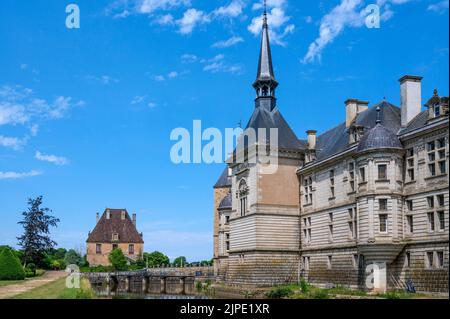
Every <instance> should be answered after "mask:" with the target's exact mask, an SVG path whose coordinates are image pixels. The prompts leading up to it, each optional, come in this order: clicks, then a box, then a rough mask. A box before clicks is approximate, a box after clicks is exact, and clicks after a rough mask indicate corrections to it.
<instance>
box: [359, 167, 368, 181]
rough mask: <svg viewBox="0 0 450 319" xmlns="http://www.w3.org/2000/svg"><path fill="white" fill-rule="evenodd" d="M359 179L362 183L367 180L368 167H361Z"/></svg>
mask: <svg viewBox="0 0 450 319" xmlns="http://www.w3.org/2000/svg"><path fill="white" fill-rule="evenodd" d="M359 180H360V181H361V183H363V182H365V181H366V169H365V168H364V167H361V168H360V169H359Z"/></svg>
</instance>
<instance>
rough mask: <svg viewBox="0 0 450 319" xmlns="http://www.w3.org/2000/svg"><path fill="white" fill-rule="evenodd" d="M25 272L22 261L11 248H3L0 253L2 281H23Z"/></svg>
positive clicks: (0, 275) (0, 276)
mask: <svg viewBox="0 0 450 319" xmlns="http://www.w3.org/2000/svg"><path fill="white" fill-rule="evenodd" d="M23 279H25V271H24V270H23V267H22V265H21V264H20V260H19V259H18V258H17V257H16V256H15V255H14V253H13V252H12V251H11V249H10V248H8V247H6V248H3V249H2V250H1V252H0V280H23Z"/></svg>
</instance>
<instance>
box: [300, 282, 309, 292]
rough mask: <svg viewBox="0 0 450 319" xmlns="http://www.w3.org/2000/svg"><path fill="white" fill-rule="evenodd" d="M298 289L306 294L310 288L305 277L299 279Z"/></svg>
mask: <svg viewBox="0 0 450 319" xmlns="http://www.w3.org/2000/svg"><path fill="white" fill-rule="evenodd" d="M300 290H301V291H302V293H304V294H306V293H308V292H309V290H310V285H309V283H308V282H307V281H306V279H305V278H302V279H300Z"/></svg>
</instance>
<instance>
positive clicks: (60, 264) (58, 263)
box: [50, 259, 66, 270]
mask: <svg viewBox="0 0 450 319" xmlns="http://www.w3.org/2000/svg"><path fill="white" fill-rule="evenodd" d="M50 269H53V270H64V269H66V263H65V262H64V260H62V259H59V260H52V261H51V264H50Z"/></svg>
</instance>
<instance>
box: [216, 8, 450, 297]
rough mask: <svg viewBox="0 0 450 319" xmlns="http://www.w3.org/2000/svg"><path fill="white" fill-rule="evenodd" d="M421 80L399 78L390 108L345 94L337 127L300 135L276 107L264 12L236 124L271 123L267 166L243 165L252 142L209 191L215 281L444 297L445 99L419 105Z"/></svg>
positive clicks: (446, 211)
mask: <svg viewBox="0 0 450 319" xmlns="http://www.w3.org/2000/svg"><path fill="white" fill-rule="evenodd" d="M421 81H422V78H421V77H418V76H404V77H402V78H401V79H400V92H401V106H400V107H397V106H395V105H393V104H391V103H389V102H388V101H382V102H380V103H378V104H376V105H374V106H372V107H369V103H368V102H365V101H361V100H358V99H349V100H347V101H346V102H345V113H346V117H345V121H344V122H343V123H342V124H340V125H338V126H336V127H334V128H332V129H330V130H328V131H326V132H325V133H322V134H320V135H317V132H316V131H314V130H310V131H308V132H307V138H306V139H305V140H300V139H298V138H297V137H296V135H295V133H294V132H293V131H292V130H291V129H290V127H289V125H288V124H287V123H286V121H285V120H284V118H283V117H282V115H281V113H280V110H279V108H278V106H277V99H276V98H275V91H276V88H277V86H278V82H277V81H276V79H275V75H274V72H273V65H272V57H271V52H270V43H269V32H268V24H267V17H266V14H265V15H264V23H263V30H262V43H261V52H260V59H259V65H258V74H257V80H256V81H255V83H254V84H253V87H254V88H255V90H256V93H257V97H256V100H255V110H254V113H253V115H252V118H251V119H250V121H249V123H248V125H247V128H254V129H258V128H266V129H270V128H277V129H278V136H279V140H278V170H277V171H276V173H274V174H264V173H263V171H262V170H263V165H262V164H261V163H259V162H258V161H257V160H256V161H251V159H255V158H256V159H258V157H260V156H261V153H260V152H258V150H260V149H261V148H258V150H257V151H248V152H247V153H246V157H245V162H244V163H237V162H235V161H230V162H229V163H228V167H227V168H226V169H225V170H224V172H223V174H222V175H221V176H220V178H219V180H218V181H217V183H216V185H215V186H214V268H215V274H216V276H217V279H218V280H219V281H223V282H225V283H227V284H229V285H249V286H269V285H274V284H280V283H286V282H296V281H298V280H299V278H300V277H304V278H306V279H307V280H308V281H309V282H311V283H313V284H316V285H319V286H330V285H345V286H349V287H354V288H362V289H378V290H381V291H384V290H386V289H392V288H404V287H405V286H406V285H407V284H408V285H410V286H411V285H413V286H414V287H415V289H416V290H417V291H429V292H448V279H449V278H448V275H449V193H448V169H449V167H448V158H449V143H448V138H449V134H448V129H449V122H448V120H449V118H448V112H449V108H448V97H442V98H441V97H439V96H438V93H437V91H435V92H434V95H433V97H432V98H431V99H430V100H429V101H428V102H427V103H426V104H425V109H423V107H422V102H421V101H422V92H421ZM372 276H375V277H376V279H375V280H371V278H372Z"/></svg>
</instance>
